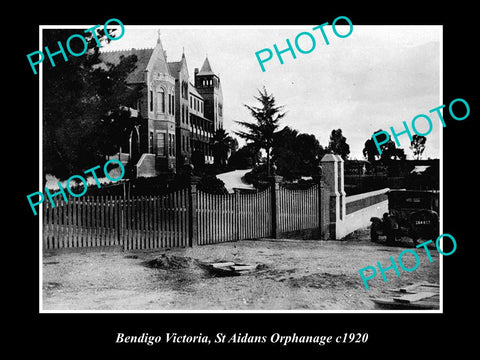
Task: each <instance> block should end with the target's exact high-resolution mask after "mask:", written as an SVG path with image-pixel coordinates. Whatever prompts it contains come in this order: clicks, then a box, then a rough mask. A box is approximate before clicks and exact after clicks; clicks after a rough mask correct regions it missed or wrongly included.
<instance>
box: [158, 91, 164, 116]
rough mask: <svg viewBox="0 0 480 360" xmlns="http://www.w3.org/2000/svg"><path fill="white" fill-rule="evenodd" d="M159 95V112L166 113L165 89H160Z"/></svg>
mask: <svg viewBox="0 0 480 360" xmlns="http://www.w3.org/2000/svg"><path fill="white" fill-rule="evenodd" d="M157 95H158V101H157V103H158V108H157V109H158V112H161V113H165V91H164V90H163V89H160V91H159V92H158V93H157Z"/></svg>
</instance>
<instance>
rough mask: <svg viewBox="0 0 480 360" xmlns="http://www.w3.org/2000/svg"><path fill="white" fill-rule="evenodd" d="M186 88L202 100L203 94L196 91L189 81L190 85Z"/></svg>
mask: <svg viewBox="0 0 480 360" xmlns="http://www.w3.org/2000/svg"><path fill="white" fill-rule="evenodd" d="M188 88H189V89H190V92H191V93H192V94H193V95H195V96H196V97H198V98H200V99H202V100H203V96H202V95H200V93H199V92H198V91H197V89H196V88H195V86H194V85H193V84H192V83H190V86H189V87H188Z"/></svg>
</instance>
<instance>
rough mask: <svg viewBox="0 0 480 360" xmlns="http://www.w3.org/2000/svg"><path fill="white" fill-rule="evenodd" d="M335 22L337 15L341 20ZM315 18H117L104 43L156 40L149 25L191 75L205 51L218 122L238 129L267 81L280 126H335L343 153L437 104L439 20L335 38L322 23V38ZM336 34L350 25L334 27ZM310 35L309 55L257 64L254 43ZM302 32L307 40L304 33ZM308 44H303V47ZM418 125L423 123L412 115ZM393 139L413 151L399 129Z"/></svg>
mask: <svg viewBox="0 0 480 360" xmlns="http://www.w3.org/2000/svg"><path fill="white" fill-rule="evenodd" d="M339 23H340V22H339ZM316 25H318V24H313V25H298V26H256V27H252V26H248V27H246V26H243V27H242V26H235V27H224V26H222V27H220V26H208V27H206V26H195V27H194V26H189V27H185V26H183V27H181V26H162V25H158V26H128V25H126V26H125V33H124V36H123V37H122V38H120V39H118V40H116V41H112V42H111V43H110V44H109V45H106V46H104V50H107V49H112V50H113V49H130V48H145V47H154V46H155V44H156V39H157V31H158V30H159V29H160V30H161V40H162V44H163V47H164V49H165V50H166V51H167V57H168V61H179V60H180V58H181V55H182V51H183V49H184V51H185V56H186V59H187V65H188V70H189V74H190V80H191V81H192V82H193V72H194V68H196V67H198V68H200V67H201V66H202V64H203V61H204V60H205V56H206V55H207V54H208V59H209V61H210V64H211V65H212V68H213V71H214V72H215V73H217V74H219V75H220V78H221V82H222V88H223V98H224V127H225V128H226V130H228V131H231V132H232V131H234V130H240V128H239V127H238V125H237V124H235V121H245V120H247V121H249V120H251V119H252V118H251V116H250V114H249V112H248V110H247V109H246V108H245V107H244V106H243V104H250V105H254V104H256V100H255V99H254V98H253V96H256V95H257V89H261V88H262V87H263V86H265V87H266V89H267V91H268V92H269V93H272V94H273V95H274V96H275V98H276V101H277V104H279V105H284V106H285V110H287V111H288V113H287V115H286V116H285V117H284V118H283V119H282V121H281V126H282V127H283V126H286V125H288V126H290V127H292V128H294V129H297V130H298V131H299V132H305V133H309V134H314V135H315V136H316V137H317V139H318V140H319V141H320V144H321V145H322V146H326V145H327V144H328V139H329V135H330V132H331V131H332V129H337V128H341V129H342V131H343V134H344V136H345V137H346V138H347V143H348V144H350V151H351V154H350V158H357V159H361V158H363V156H362V149H363V145H364V143H365V141H366V140H367V139H368V138H369V137H370V136H371V135H372V133H373V132H374V131H376V130H378V129H384V130H387V129H389V128H390V126H393V127H394V128H395V129H398V131H401V130H402V121H406V122H407V123H408V124H410V123H411V120H412V118H413V117H414V116H415V115H418V114H420V113H425V114H429V113H428V110H430V109H433V108H434V107H437V106H438V105H441V104H443V100H442V98H441V90H442V88H441V82H440V81H441V77H440V76H441V59H442V56H441V42H442V28H441V26H356V25H354V28H353V32H352V34H351V35H350V36H349V37H347V38H338V37H336V36H335V35H334V34H333V32H332V30H331V27H330V26H327V27H325V33H326V35H327V37H328V40H329V42H330V44H329V45H328V46H327V45H325V43H324V42H323V40H322V38H321V35H320V32H319V31H318V30H316V31H313V30H312V28H313V27H314V26H316ZM337 28H338V32H339V33H341V34H342V33H343V34H345V33H347V32H348V31H347V30H348V27H346V26H345V27H342V26H337ZM303 31H306V32H310V33H311V34H312V35H314V36H315V39H316V48H315V49H314V50H313V51H312V52H311V53H309V54H301V53H299V52H298V51H296V54H297V58H296V59H293V58H292V57H291V55H290V53H285V54H284V61H285V64H283V65H281V64H280V63H279V62H278V60H277V59H276V57H275V55H274V58H273V59H272V60H271V61H270V62H266V63H265V68H266V71H265V72H262V71H261V69H260V66H259V64H258V61H257V60H256V57H255V52H256V51H259V50H261V49H263V48H270V49H272V51H273V44H275V43H276V44H277V46H278V47H279V49H283V48H285V47H286V42H285V39H286V38H289V39H290V41H291V42H292V44H293V43H294V39H295V36H296V35H297V34H298V33H299V32H303ZM304 39H307V38H306V37H304ZM309 45H310V44H308V43H307V42H306V43H305V44H304V47H305V49H307V48H308V47H309ZM432 120H433V125H434V128H433V131H432V132H431V133H430V135H428V137H427V143H426V150H425V153H424V158H427V157H431V158H438V157H439V156H440V152H439V149H440V132H441V129H440V123H439V121H438V119H437V118H436V117H435V116H432ZM417 127H418V130H419V131H420V130H421V131H425V130H426V125H424V124H421V123H420V122H419V123H418V126H417ZM400 141H401V147H403V148H404V149H405V152H406V154H407V156H408V157H409V158H410V157H411V151H410V149H409V148H408V147H409V145H410V141H409V140H408V137H407V135H403V136H401V137H400Z"/></svg>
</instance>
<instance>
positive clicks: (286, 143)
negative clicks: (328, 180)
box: [272, 126, 325, 180]
mask: <svg viewBox="0 0 480 360" xmlns="http://www.w3.org/2000/svg"><path fill="white" fill-rule="evenodd" d="M324 154H325V150H324V149H323V147H322V146H321V145H320V143H319V142H318V140H317V139H316V137H315V136H314V135H311V134H303V133H299V132H298V131H297V130H294V129H291V128H290V127H288V126H286V127H284V128H283V129H282V130H281V131H278V132H277V133H276V134H275V141H274V146H273V150H272V160H273V161H274V162H275V165H276V166H277V173H278V174H279V175H282V176H283V177H285V178H286V179H287V180H291V179H294V178H298V177H300V176H312V175H315V174H316V173H317V172H318V166H319V163H320V160H321V158H322V156H323V155H324Z"/></svg>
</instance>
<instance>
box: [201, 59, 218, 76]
mask: <svg viewBox="0 0 480 360" xmlns="http://www.w3.org/2000/svg"><path fill="white" fill-rule="evenodd" d="M198 75H215V73H214V72H213V70H212V66H211V65H210V62H209V61H208V57H206V58H205V61H204V63H203V66H202V68H201V69H200V72H199V73H198Z"/></svg>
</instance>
